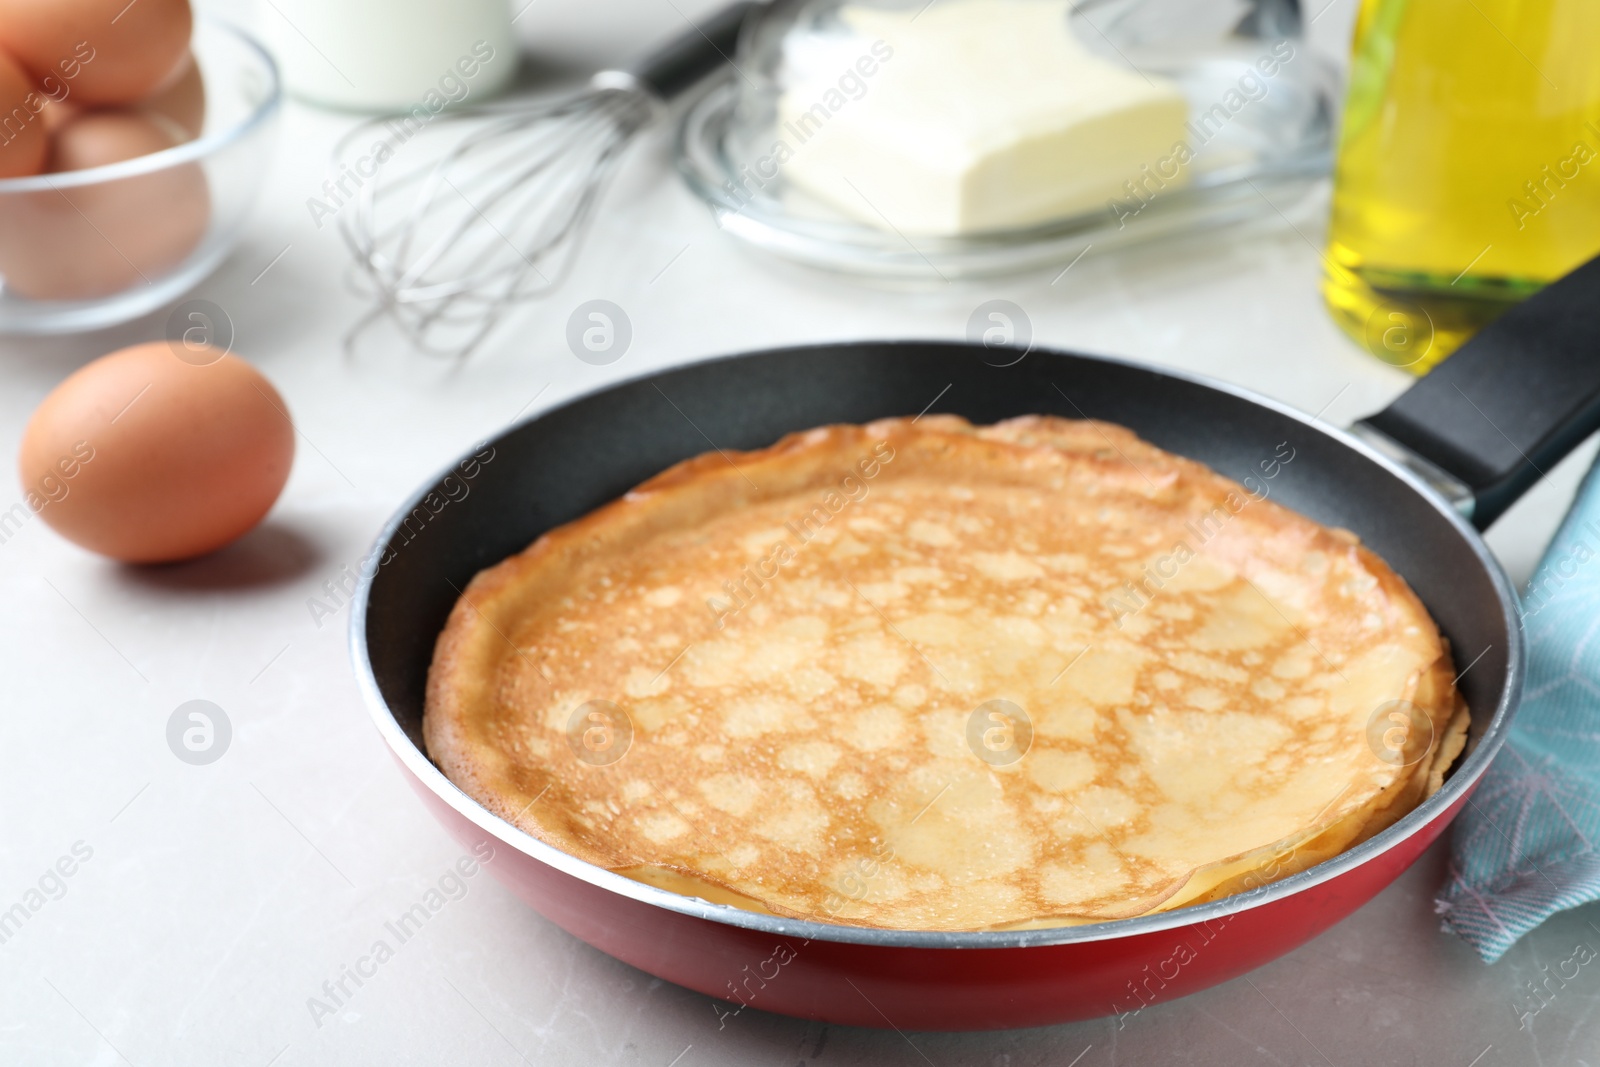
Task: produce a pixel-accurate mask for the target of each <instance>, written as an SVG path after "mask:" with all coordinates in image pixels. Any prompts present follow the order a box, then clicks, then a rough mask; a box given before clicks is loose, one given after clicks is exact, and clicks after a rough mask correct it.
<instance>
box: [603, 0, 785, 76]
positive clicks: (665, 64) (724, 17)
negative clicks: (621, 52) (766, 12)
mask: <svg viewBox="0 0 1600 1067" xmlns="http://www.w3.org/2000/svg"><path fill="white" fill-rule="evenodd" d="M760 6H761V5H760V4H758V3H753V2H751V0H743V2H741V3H736V4H732V5H730V6H728V7H725V8H723V9H722V10H721V11H718V12H717V13H716V14H715V15H712V16H711V17H710V18H709V19H707V20H706V21H705V22H704V23H702V24H701V25H699V26H695V27H692V28H690V29H688V30H686V31H684V32H683V33H682V34H680V35H679V36H678V37H676V38H674V39H673V40H672V41H670V42H668V43H667V44H665V45H663V46H662V47H661V48H658V49H657V50H656V51H654V52H652V53H650V54H649V55H648V56H646V57H645V58H644V59H643V60H642V61H641V62H639V63H638V64H637V65H635V66H634V67H633V69H632V70H630V71H629V72H628V73H629V74H631V75H633V77H634V78H635V79H636V80H637V81H639V82H640V83H642V84H643V85H644V87H645V88H646V89H648V90H650V92H651V93H652V94H654V95H655V96H656V98H657V99H660V100H671V99H672V98H673V97H675V96H677V95H678V94H679V93H681V92H683V91H684V90H685V89H687V88H689V87H690V86H692V85H694V84H695V83H696V82H698V81H699V80H700V79H702V78H704V77H705V76H706V75H707V74H710V73H711V72H712V71H714V70H716V69H717V67H719V66H721V65H722V64H723V63H726V62H729V61H731V60H732V58H733V51H734V46H735V45H737V44H738V41H739V27H740V26H742V25H743V24H744V18H745V16H746V15H748V14H749V13H750V12H751V11H753V10H755V9H756V8H758V7H760Z"/></svg>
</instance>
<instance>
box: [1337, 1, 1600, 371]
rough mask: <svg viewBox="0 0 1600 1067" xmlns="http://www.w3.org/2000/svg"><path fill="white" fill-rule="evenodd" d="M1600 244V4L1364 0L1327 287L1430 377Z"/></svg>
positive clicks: (1345, 320) (1394, 356) (1393, 354)
mask: <svg viewBox="0 0 1600 1067" xmlns="http://www.w3.org/2000/svg"><path fill="white" fill-rule="evenodd" d="M1596 252H1600V2H1597V0H1362V6H1361V10H1360V13H1359V15H1358V16H1357V20H1356V30H1355V41H1354V49H1353V54H1352V57H1351V69H1350V88H1349V93H1348V96H1347V98H1346V103H1345V114H1344V125H1343V128H1342V131H1341V135H1340V143H1339V151H1338V159H1337V162H1336V164H1335V169H1334V191H1333V210H1332V216H1331V219H1330V222H1329V236H1328V253H1327V256H1326V258H1325V261H1324V262H1325V271H1324V276H1323V284H1322V290H1323V297H1324V299H1325V300H1326V302H1327V305H1328V308H1329V310H1330V311H1331V312H1332V314H1333V316H1334V319H1335V320H1336V321H1337V322H1338V323H1339V325H1340V326H1341V327H1342V328H1343V329H1344V330H1345V331H1346V332H1347V333H1349V334H1350V335H1351V336H1353V337H1354V338H1356V339H1357V340H1358V341H1360V342H1361V343H1362V344H1363V345H1364V346H1365V347H1366V348H1367V349H1368V350H1369V351H1370V352H1372V353H1373V355H1375V356H1377V357H1378V358H1380V359H1383V360H1385V361H1386V362H1389V363H1393V364H1395V365H1397V366H1402V367H1405V368H1406V369H1408V370H1410V371H1412V372H1413V373H1417V374H1422V373H1425V372H1426V371H1427V370H1428V369H1429V368H1430V367H1432V366H1434V365H1435V364H1436V363H1438V362H1439V360H1441V359H1443V358H1445V357H1446V356H1447V355H1449V354H1450V352H1452V351H1454V350H1455V349H1456V348H1457V347H1458V346H1459V345H1460V344H1461V343H1462V342H1464V341H1465V340H1467V338H1469V337H1470V336H1471V335H1472V334H1473V332H1474V331H1476V330H1477V329H1478V328H1479V327H1481V326H1483V325H1484V324H1485V323H1487V322H1489V321H1490V320H1491V319H1493V318H1494V317H1495V316H1496V315H1498V314H1499V313H1500V312H1502V311H1503V310H1505V308H1506V307H1508V306H1509V305H1510V304H1511V303H1513V302H1515V301H1517V300H1520V299H1522V298H1523V297H1525V296H1527V295H1528V294H1530V293H1532V292H1534V291H1535V290H1537V289H1538V288H1539V287H1540V286H1542V285H1544V284H1545V283H1546V282H1549V281H1551V280H1552V279H1554V278H1556V277H1558V276H1559V275H1561V274H1563V273H1565V272H1567V271H1568V270H1570V269H1572V268H1573V267H1576V266H1578V265H1579V264H1580V263H1582V262H1584V261H1585V260H1587V259H1589V258H1590V257H1592V256H1593V255H1595V254H1596Z"/></svg>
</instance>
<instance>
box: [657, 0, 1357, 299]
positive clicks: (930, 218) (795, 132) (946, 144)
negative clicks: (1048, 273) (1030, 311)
mask: <svg viewBox="0 0 1600 1067" xmlns="http://www.w3.org/2000/svg"><path fill="white" fill-rule="evenodd" d="M1337 87H1338V79H1337V76H1336V74H1335V73H1334V71H1333V70H1332V68H1331V66H1330V65H1329V64H1328V63H1327V62H1326V61H1325V60H1324V59H1322V58H1321V57H1320V56H1318V55H1317V54H1315V53H1314V52H1313V51H1312V50H1311V49H1310V48H1308V47H1307V46H1306V45H1305V43H1304V40H1303V38H1302V34H1301V19H1300V8H1299V4H1298V3H1297V0H1079V2H1078V3H1076V4H1072V3H1069V2H1068V0H911V2H897V0H778V2H776V3H774V4H772V5H770V6H769V7H768V8H766V9H764V11H763V12H762V14H761V16H760V17H759V18H756V19H753V20H752V21H751V22H749V23H747V24H746V26H745V29H744V33H743V34H742V37H741V40H740V44H739V49H738V53H737V55H736V56H735V57H734V61H733V63H731V64H730V65H729V68H728V70H727V72H726V74H725V75H723V76H721V77H719V78H717V79H716V80H714V81H713V82H712V83H711V85H710V87H709V88H708V89H707V90H706V91H705V92H704V94H703V95H702V96H700V97H699V98H698V99H697V100H696V101H694V103H693V104H692V105H691V106H690V107H689V108H688V109H687V110H686V111H685V113H684V115H683V117H682V119H681V122H680V125H679V129H678V136H677V142H676V157H677V163H678V167H679V170H680V172H681V173H682V174H683V176H684V178H685V180H686V181H687V183H688V185H689V187H690V188H691V189H692V190H693V191H694V192H695V193H696V194H697V195H698V196H700V197H701V198H702V199H703V200H705V201H706V202H707V204H708V205H709V206H710V207H711V209H712V211H713V213H714V215H715V216H716V218H717V220H718V222H719V225H720V226H721V227H722V228H723V229H724V230H725V231H727V232H728V233H729V234H731V235H733V236H734V237H736V238H738V239H740V240H743V241H746V242H748V243H750V244H752V245H754V246H756V247H758V248H761V249H764V250H766V251H768V252H771V253H774V254H777V255H779V256H782V257H784V258H787V259H791V260H795V261H799V262H802V263H806V264H810V265H812V266H816V267H822V268H825V269H831V270H835V271H839V272H843V273H849V274H855V275H862V276H868V277H876V278H879V279H882V280H886V281H895V280H901V281H913V282H914V281H919V280H920V281H932V282H939V281H941V280H946V281H948V280H953V279H955V278H958V277H982V276H991V275H999V274H1005V273H1012V272H1018V271H1024V270H1032V269H1038V268H1042V267H1045V266H1047V265H1050V264H1055V263H1060V264H1066V263H1069V262H1073V261H1075V257H1078V256H1080V255H1082V253H1083V252H1084V251H1086V250H1087V249H1088V248H1090V247H1091V246H1099V245H1104V246H1111V245H1114V244H1119V243H1125V242H1133V241H1140V240H1146V239H1153V238H1157V237H1161V236H1163V235H1168V234H1173V233H1177V232H1185V231H1193V230H1197V229H1202V228H1205V227H1210V226H1219V225H1225V224H1237V223H1241V222H1246V221H1249V220H1251V219H1253V218H1271V219H1276V218H1277V217H1278V216H1280V215H1284V214H1289V213H1292V212H1293V211H1294V210H1296V209H1297V208H1299V207H1301V206H1303V205H1304V204H1305V203H1306V202H1307V200H1308V197H1309V196H1310V195H1311V193H1312V191H1313V189H1314V188H1315V186H1316V185H1317V183H1318V182H1319V180H1320V179H1321V178H1322V177H1323V176H1325V175H1326V174H1327V172H1328V170H1329V167H1330V164H1331V158H1332V141H1333V131H1334V116H1335V108H1336V92H1337Z"/></svg>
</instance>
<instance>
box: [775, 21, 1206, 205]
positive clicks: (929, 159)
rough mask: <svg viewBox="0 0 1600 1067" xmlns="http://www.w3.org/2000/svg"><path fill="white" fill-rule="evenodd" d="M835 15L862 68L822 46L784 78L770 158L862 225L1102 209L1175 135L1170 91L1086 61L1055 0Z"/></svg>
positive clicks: (1183, 113)
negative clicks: (819, 55)
mask: <svg viewBox="0 0 1600 1067" xmlns="http://www.w3.org/2000/svg"><path fill="white" fill-rule="evenodd" d="M840 17H841V18H842V19H843V20H844V21H845V23H846V24H847V25H848V26H849V27H850V28H851V29H852V30H853V31H854V32H855V34H856V35H857V42H856V45H855V46H853V47H854V48H855V51H860V52H861V53H862V55H864V56H868V57H869V60H868V62H866V63H861V62H860V61H859V59H857V57H856V56H855V55H854V53H853V52H851V53H849V54H848V55H847V54H846V51H845V50H840V49H835V50H834V51H833V55H834V56H835V58H836V61H835V62H834V63H833V64H832V65H831V66H830V65H828V64H823V63H814V64H812V65H811V66H812V69H808V70H807V72H806V73H805V75H804V76H801V77H797V78H796V79H795V80H794V82H793V83H792V84H791V85H789V86H788V87H787V89H786V91H785V92H784V93H783V95H782V97H781V98H780V101H779V106H778V131H777V132H778V136H779V139H780V140H779V144H778V145H775V146H774V150H775V154H776V157H777V158H779V159H780V160H781V161H782V173H783V174H784V176H785V178H786V179H787V180H789V181H790V182H792V183H793V184H794V185H795V186H796V187H798V188H800V189H802V190H804V191H806V192H808V193H810V194H811V195H812V196H814V197H816V198H817V199H819V200H821V201H823V202H825V203H826V204H828V205H830V206H831V207H833V208H835V209H836V210H838V211H840V212H842V213H843V214H845V215H847V216H849V217H851V218H854V219H858V220H860V221H862V222H865V223H868V224H870V225H873V226H877V227H880V228H886V229H893V230H898V231H900V232H902V233H915V234H933V235H956V234H970V233H980V232H984V231H990V230H1006V229H1014V228H1020V227H1026V226H1031V225H1035V224H1039V223H1043V222H1047V221H1050V220H1054V219H1059V218H1063V217H1067V216H1071V215H1076V214H1081V213H1085V212H1089V211H1094V210H1099V209H1105V208H1106V206H1107V204H1108V203H1109V202H1110V201H1111V199H1112V198H1114V197H1126V196H1127V195H1129V194H1128V191H1127V189H1126V188H1125V184H1124V183H1127V182H1134V183H1138V182H1140V180H1141V179H1142V178H1143V177H1144V172H1143V171H1141V168H1142V167H1154V166H1155V165H1156V164H1157V162H1158V161H1161V160H1164V159H1167V158H1168V157H1170V156H1171V155H1172V154H1173V150H1174V147H1175V146H1176V145H1177V144H1178V143H1179V142H1181V141H1183V139H1184V123H1185V122H1186V121H1187V119H1188V104H1187V102H1186V101H1185V99H1184V97H1183V96H1182V94H1181V93H1180V92H1179V91H1178V89H1177V87H1176V86H1175V85H1173V84H1172V83H1170V82H1168V81H1166V80H1165V79H1161V78H1159V77H1157V76H1155V75H1150V76H1148V77H1146V76H1145V75H1142V74H1140V73H1138V72H1136V71H1133V70H1129V69H1127V68H1125V67H1123V66H1121V65H1119V64H1118V63H1115V62H1112V61H1109V60H1106V59H1103V58H1101V57H1099V56H1097V55H1094V54H1092V53H1091V52H1090V51H1089V50H1088V49H1087V48H1086V47H1085V46H1084V45H1083V44H1082V43H1080V42H1079V41H1078V40H1077V39H1076V38H1075V37H1074V36H1073V34H1072V31H1071V29H1070V28H1069V26H1068V23H1067V5H1066V4H1064V3H1061V2H1059V0H935V2H934V3H933V4H932V5H931V6H930V7H927V8H925V9H923V10H922V11H921V12H920V13H918V12H917V11H916V10H915V9H914V8H913V9H908V10H900V11H889V10H879V9H870V8H867V7H864V6H847V7H845V8H842V9H841V11H840ZM851 60H854V61H855V63H856V65H853V66H852V65H848V61H851ZM841 62H844V63H846V65H845V66H842V67H841V69H840V70H838V71H836V70H834V69H832V68H833V67H840V65H841ZM869 68H870V69H871V71H872V73H871V75H870V76H866V72H867V71H868V69H869ZM852 72H853V74H854V76H851V75H852ZM780 145H781V148H780ZM1186 178H1187V172H1186V170H1184V169H1181V168H1180V169H1179V170H1178V173H1177V174H1176V175H1175V176H1172V177H1166V176H1165V175H1163V180H1164V182H1165V186H1166V188H1173V187H1176V186H1177V185H1180V184H1182V183H1183V181H1184V180H1186Z"/></svg>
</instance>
